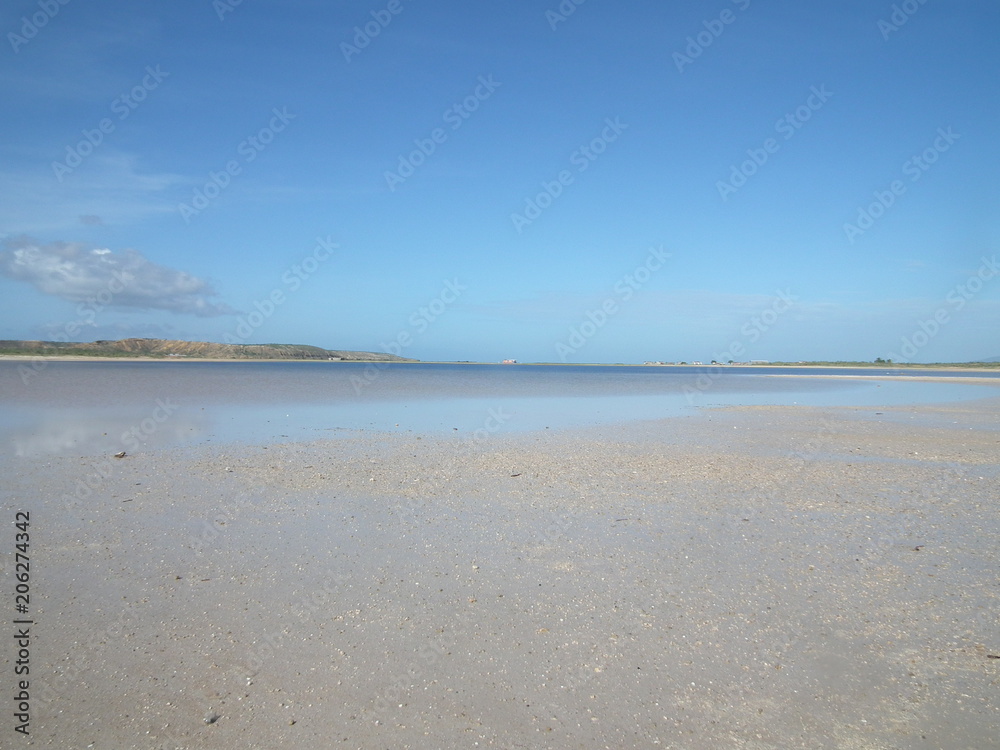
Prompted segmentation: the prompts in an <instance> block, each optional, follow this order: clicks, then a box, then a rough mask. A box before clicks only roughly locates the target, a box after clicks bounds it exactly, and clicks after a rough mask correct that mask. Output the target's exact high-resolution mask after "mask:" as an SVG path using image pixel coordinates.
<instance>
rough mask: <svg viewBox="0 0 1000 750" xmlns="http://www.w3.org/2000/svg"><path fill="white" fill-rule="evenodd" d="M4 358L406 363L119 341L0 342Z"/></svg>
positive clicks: (287, 348) (290, 350)
mask: <svg viewBox="0 0 1000 750" xmlns="http://www.w3.org/2000/svg"><path fill="white" fill-rule="evenodd" d="M0 352H3V353H7V354H41V355H87V356H107V357H115V356H119V357H192V358H205V359H323V360H325V359H331V358H333V359H341V360H355V361H357V360H366V361H371V360H376V361H383V362H388V361H395V362H403V361H407V360H405V359H404V358H403V357H397V356H395V355H393V354H386V353H383V352H355V351H339V350H331V349H322V348H320V347H318V346H306V345H299V344H216V343H211V342H207V341H172V340H167V339H121V340H120V341H94V342H81V343H75V342H69V343H64V342H58V341H0Z"/></svg>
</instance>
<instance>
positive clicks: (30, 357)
mask: <svg viewBox="0 0 1000 750" xmlns="http://www.w3.org/2000/svg"><path fill="white" fill-rule="evenodd" d="M36 360H43V361H45V362H234V363H241V362H242V363H253V362H312V363H315V364H330V363H333V364H349V365H370V364H378V365H493V366H496V367H648V368H651V369H658V368H674V369H676V368H681V367H684V368H692V367H694V368H701V369H714V368H722V369H723V370H734V371H739V370H761V369H772V368H787V369H803V370H805V369H810V370H860V369H870V370H948V371H954V372H996V371H998V370H1000V363H997V364H996V365H993V364H991V363H982V364H979V363H977V364H975V365H971V364H970V365H964V364H940V365H935V364H928V365H925V364H889V365H882V364H878V365H875V364H864V363H856V364H855V363H850V364H801V365H800V364H789V363H780V364H776V363H769V364H759V365H711V364H709V365H706V364H700V365H691V364H684V365H681V364H663V365H646V364H630V363H626V362H616V363H603V362H575V363H569V362H518V363H516V364H515V365H510V364H506V365H505V364H501V363H499V362H471V361H456V362H451V361H445V360H434V361H423V360H408V361H399V360H396V361H393V360H381V359H349V360H348V359H332V360H331V359H319V358H316V359H295V358H290V357H285V358H256V357H254V358H251V357H247V358H245V359H244V358H227V357H191V356H183V357H170V356H160V357H118V356H94V355H45V354H0V362H3V361H9V362H31V361H36ZM772 374H774V375H777V374H776V373H772ZM856 377H886V375H885V374H884V373H879V374H876V373H873V374H872V375H870V376H861V375H858V376H856Z"/></svg>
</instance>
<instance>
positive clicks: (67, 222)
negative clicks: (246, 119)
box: [0, 149, 186, 235]
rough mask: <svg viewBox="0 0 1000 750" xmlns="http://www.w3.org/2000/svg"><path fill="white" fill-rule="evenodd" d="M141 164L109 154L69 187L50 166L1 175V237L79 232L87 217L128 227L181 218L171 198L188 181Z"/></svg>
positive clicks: (98, 156) (97, 159)
mask: <svg viewBox="0 0 1000 750" xmlns="http://www.w3.org/2000/svg"><path fill="white" fill-rule="evenodd" d="M53 156H61V154H58V153H55V152H54V153H53ZM138 161H139V160H138V159H137V158H136V157H135V156H133V155H130V154H123V153H120V152H115V151H112V150H111V149H108V150H107V152H105V153H102V154H94V155H93V156H92V157H90V158H89V159H88V160H87V161H86V162H85V164H84V166H83V167H81V168H80V169H79V170H77V171H76V172H74V173H73V174H72V175H71V176H70V177H68V178H67V179H66V180H65V181H64V182H63V183H60V182H59V181H58V180H57V179H56V178H55V176H54V175H53V171H52V168H51V167H50V166H49V165H46V167H44V168H38V167H33V168H27V167H22V168H13V169H8V170H5V171H0V232H6V233H8V234H21V233H31V234H42V235H44V234H57V233H64V232H67V231H73V230H74V229H79V227H80V221H81V217H94V216H98V217H100V218H101V221H102V223H103V224H107V225H122V224H130V223H134V222H137V221H141V220H144V219H149V218H153V217H157V216H166V215H170V214H173V213H175V212H176V210H177V209H176V201H174V200H171V199H169V198H168V195H169V194H170V191H171V189H172V188H174V187H175V186H177V185H181V184H184V183H185V182H186V181H185V179H184V178H182V177H180V176H179V175H174V174H165V173H161V174H157V173H148V172H143V171H141V169H140V167H139V163H138Z"/></svg>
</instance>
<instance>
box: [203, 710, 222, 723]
mask: <svg viewBox="0 0 1000 750" xmlns="http://www.w3.org/2000/svg"><path fill="white" fill-rule="evenodd" d="M221 718H222V717H221V716H220V715H219V714H217V713H211V714H209V715H208V716H206V717H205V723H206V724H214V723H215V722H217V721H218V720H219V719H221Z"/></svg>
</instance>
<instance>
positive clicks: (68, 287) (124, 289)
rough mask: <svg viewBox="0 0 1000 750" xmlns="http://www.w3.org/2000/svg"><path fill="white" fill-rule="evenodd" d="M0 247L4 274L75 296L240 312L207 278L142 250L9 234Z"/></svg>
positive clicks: (127, 304) (208, 312) (196, 311)
mask: <svg viewBox="0 0 1000 750" xmlns="http://www.w3.org/2000/svg"><path fill="white" fill-rule="evenodd" d="M0 247H2V248H3V249H2V250H0V274H3V275H4V276H6V277H8V278H10V279H14V280H16V281H24V282H26V283H29V284H31V285H32V286H34V287H35V288H36V289H38V290H39V291H41V292H44V293H45V294H51V295H53V296H55V297H61V298H62V299H66V300H69V301H71V302H87V301H90V300H94V299H97V300H98V301H99V302H100V303H101V304H102V305H108V306H113V307H121V308H137V309H142V310H169V311H171V312H175V313H189V314H192V315H198V316H200V317H212V316H217V315H229V314H232V313H235V312H236V311H235V310H233V309H232V308H231V307H229V306H228V305H225V304H221V303H218V302H215V301H213V299H212V298H213V297H215V296H216V292H215V290H214V289H213V288H212V286H211V284H209V283H208V282H207V281H205V280H204V279H200V278H198V277H197V276H192V275H191V274H189V273H187V272H186V271H180V270H177V269H174V268H168V267H167V266H161V265H159V264H157V263H154V262H153V261H151V260H149V259H148V258H146V257H145V256H144V255H143V254H142V253H140V252H139V251H137V250H131V249H129V250H124V251H122V252H120V253H116V252H113V251H111V250H109V249H107V248H93V249H88V248H87V247H86V246H84V245H83V244H81V243H77V242H49V243H46V244H42V243H39V242H38V241H37V240H34V239H32V238H30V237H18V238H15V239H10V240H5V241H3V243H2V244H0ZM109 297H110V299H108V298H109Z"/></svg>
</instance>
